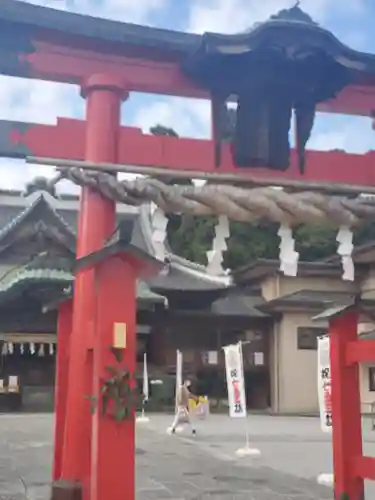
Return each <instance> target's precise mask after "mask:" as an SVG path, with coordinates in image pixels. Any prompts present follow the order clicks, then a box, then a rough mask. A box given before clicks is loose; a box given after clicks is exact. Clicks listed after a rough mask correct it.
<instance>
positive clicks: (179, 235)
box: [151, 125, 375, 269]
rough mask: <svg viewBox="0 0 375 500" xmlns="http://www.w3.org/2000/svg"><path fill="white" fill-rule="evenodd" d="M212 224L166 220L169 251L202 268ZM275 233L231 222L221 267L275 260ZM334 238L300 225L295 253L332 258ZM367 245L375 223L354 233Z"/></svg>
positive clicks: (270, 227)
mask: <svg viewBox="0 0 375 500" xmlns="http://www.w3.org/2000/svg"><path fill="white" fill-rule="evenodd" d="M151 132H152V133H154V134H155V135H167V136H172V137H178V135H177V134H176V132H175V131H174V130H172V129H169V128H166V127H163V126H162V125H157V126H155V127H153V128H152V129H151ZM162 180H163V182H167V183H169V184H182V183H191V180H181V179H173V178H172V177H171V176H169V177H168V176H165V177H163V178H162ZM216 223H217V218H215V217H191V216H189V215H172V216H170V217H169V224H168V241H169V244H170V245H171V248H172V250H173V251H174V252H175V253H176V254H177V255H181V256H182V257H185V258H186V259H189V260H192V261H194V262H199V263H201V264H206V263H207V259H206V252H207V251H208V250H210V248H211V245H212V239H213V237H214V227H215V224H216ZM277 231H278V225H277V224H274V223H271V222H269V221H257V222H252V223H243V222H236V221H231V222H230V238H229V239H228V241H227V243H228V251H227V252H226V255H225V258H224V266H225V267H227V268H230V269H236V268H238V267H241V266H244V265H246V264H249V263H250V262H251V261H253V260H254V259H259V258H266V259H276V258H278V254H279V243H280V239H279V237H278V236H277ZM336 235H337V227H335V226H333V225H330V224H324V225H323V224H301V225H299V226H298V227H296V228H294V237H295V239H296V250H297V251H298V252H299V253H300V259H301V260H304V261H313V260H319V259H324V258H326V257H329V256H331V255H334V254H335V253H336V249H337V242H336ZM369 241H375V222H374V223H373V222H369V223H366V224H363V225H362V226H360V227H359V228H357V229H356V230H355V233H354V242H355V244H356V245H362V244H364V243H367V242H369Z"/></svg>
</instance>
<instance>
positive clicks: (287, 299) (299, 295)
mask: <svg viewBox="0 0 375 500" xmlns="http://www.w3.org/2000/svg"><path fill="white" fill-rule="evenodd" d="M354 297H355V295H354V294H353V293H349V292H330V291H324V290H322V291H320V290H299V291H298V292H294V293H291V294H289V295H284V296H283V297H278V298H277V299H273V300H270V301H268V302H265V303H264V304H263V305H261V306H258V307H261V308H262V309H273V308H275V307H277V306H285V305H289V306H293V305H295V306H303V305H306V306H328V305H329V304H337V303H339V304H345V303H347V302H349V301H350V300H353V299H354Z"/></svg>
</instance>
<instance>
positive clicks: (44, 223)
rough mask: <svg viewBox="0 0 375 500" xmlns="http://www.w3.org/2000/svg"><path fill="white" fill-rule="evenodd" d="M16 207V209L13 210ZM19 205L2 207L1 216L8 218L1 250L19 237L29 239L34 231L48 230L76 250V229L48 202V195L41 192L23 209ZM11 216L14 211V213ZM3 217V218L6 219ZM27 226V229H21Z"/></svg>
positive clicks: (0, 233)
mask: <svg viewBox="0 0 375 500" xmlns="http://www.w3.org/2000/svg"><path fill="white" fill-rule="evenodd" d="M14 208H15V210H13V209H14ZM17 208H18V207H12V208H11V209H10V210H9V208H8V210H5V211H4V214H3V213H2V212H3V211H2V209H1V208H0V214H1V215H0V221H1V217H4V219H5V220H7V223H6V224H5V225H4V226H3V227H2V228H1V229H0V252H1V251H2V250H4V249H5V248H7V247H9V246H10V245H12V244H13V243H14V242H15V241H16V240H17V239H19V240H25V239H28V238H29V237H30V236H31V234H33V233H38V232H39V233H40V232H47V233H48V234H49V235H50V236H51V237H52V238H54V239H56V240H57V241H59V242H60V243H61V244H63V245H64V246H65V247H66V248H67V249H69V250H70V251H72V252H74V251H75V242H76V238H75V234H74V229H73V228H72V227H71V226H70V225H69V223H67V222H66V221H65V220H64V219H63V217H61V215H59V213H58V212H57V210H55V208H54V207H53V206H52V205H51V204H50V203H48V201H47V198H46V195H44V194H40V195H39V196H38V197H34V199H33V200H30V204H29V205H28V206H26V208H24V209H23V210H21V211H19V209H18V210H17ZM14 211H15V212H16V215H14V216H13V217H12V218H10V216H11V214H12V212H13V214H14ZM4 219H3V220H4ZM21 228H24V229H25V228H26V229H27V230H26V231H23V232H22V231H20V229H21Z"/></svg>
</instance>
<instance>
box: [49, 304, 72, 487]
mask: <svg viewBox="0 0 375 500" xmlns="http://www.w3.org/2000/svg"><path fill="white" fill-rule="evenodd" d="M72 306H73V303H72V300H70V299H69V300H65V301H64V302H62V303H61V304H60V305H59V310H58V316H57V355H56V380H55V443H54V455H53V480H54V481H56V480H57V479H60V477H61V462H62V453H63V445H64V432H65V413H66V398H67V393H68V365H69V342H70V334H71V331H72V315H73V307H72Z"/></svg>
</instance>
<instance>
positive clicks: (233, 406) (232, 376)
mask: <svg viewBox="0 0 375 500" xmlns="http://www.w3.org/2000/svg"><path fill="white" fill-rule="evenodd" d="M223 349H224V357H225V371H226V379H227V389H228V403H229V416H230V417H231V418H244V419H245V420H244V422H245V446H244V447H243V448H239V449H238V450H237V451H236V455H238V456H239V457H245V456H258V455H260V451H259V450H258V449H256V448H250V440H249V429H248V426H247V407H246V391H245V376H244V368H243V353H242V342H238V343H237V344H233V345H228V346H225V347H223Z"/></svg>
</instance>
